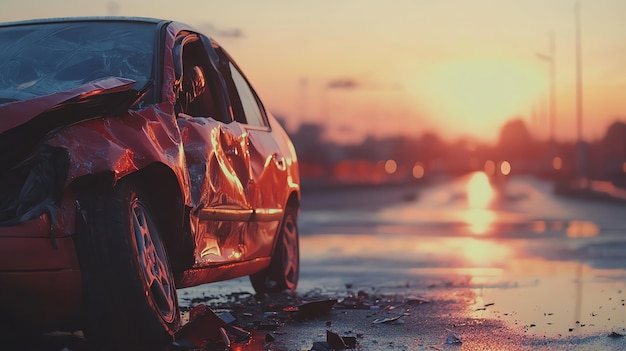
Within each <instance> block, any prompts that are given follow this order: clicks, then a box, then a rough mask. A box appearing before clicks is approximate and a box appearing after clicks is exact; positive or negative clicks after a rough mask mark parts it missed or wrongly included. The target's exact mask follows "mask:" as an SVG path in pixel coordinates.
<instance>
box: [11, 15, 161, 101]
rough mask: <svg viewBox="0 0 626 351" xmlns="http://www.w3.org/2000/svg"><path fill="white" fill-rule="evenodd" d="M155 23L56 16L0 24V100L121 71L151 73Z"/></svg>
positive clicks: (141, 81)
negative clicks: (61, 19) (68, 19)
mask: <svg viewBox="0 0 626 351" xmlns="http://www.w3.org/2000/svg"><path fill="white" fill-rule="evenodd" d="M155 32H156V31H155V29H154V24H151V23H139V22H105V21H102V22H95V21H91V22H63V23H61V22H58V23H33V24H24V25H14V26H6V27H0V104H2V103H7V102H11V101H18V100H27V99H30V98H34V97H38V96H43V95H49V94H53V93H57V92H61V91H65V90H69V89H72V88H76V87H78V86H80V85H82V84H85V83H87V82H90V81H93V80H96V79H100V78H105V77H122V78H128V79H132V80H134V81H136V82H137V83H136V84H135V89H141V88H142V87H143V86H145V85H146V84H147V83H148V81H149V80H150V79H151V72H152V62H153V61H152V57H153V51H154V35H155Z"/></svg>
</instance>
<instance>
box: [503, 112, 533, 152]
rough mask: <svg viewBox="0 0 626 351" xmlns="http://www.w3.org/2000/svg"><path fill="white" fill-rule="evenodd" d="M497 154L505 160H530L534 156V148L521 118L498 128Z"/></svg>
mask: <svg viewBox="0 0 626 351" xmlns="http://www.w3.org/2000/svg"><path fill="white" fill-rule="evenodd" d="M497 147H498V152H497V154H498V155H499V156H500V157H501V158H503V159H507V160H524V161H530V160H531V159H532V158H533V157H535V156H536V155H535V150H534V149H535V148H534V144H533V138H532V136H531V135H530V131H529V130H528V128H527V127H526V123H524V120H522V119H521V118H516V119H513V120H510V121H508V122H507V123H505V124H504V126H503V127H502V129H501V130H500V138H499V140H498V145H497Z"/></svg>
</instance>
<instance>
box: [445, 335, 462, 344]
mask: <svg viewBox="0 0 626 351" xmlns="http://www.w3.org/2000/svg"><path fill="white" fill-rule="evenodd" d="M444 343H445V344H448V345H454V344H461V343H463V340H462V339H461V336H460V335H458V334H456V333H450V334H448V335H447V336H446V339H445V341H444Z"/></svg>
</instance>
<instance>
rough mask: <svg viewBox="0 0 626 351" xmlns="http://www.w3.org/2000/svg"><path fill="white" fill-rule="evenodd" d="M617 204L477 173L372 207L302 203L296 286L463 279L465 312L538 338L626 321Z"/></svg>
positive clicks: (624, 249) (435, 287)
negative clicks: (317, 206)
mask: <svg viewBox="0 0 626 351" xmlns="http://www.w3.org/2000/svg"><path fill="white" fill-rule="evenodd" d="M407 191H409V190H407ZM333 196H339V195H338V194H333ZM359 196H360V197H359V198H360V199H364V198H365V195H363V194H361V195H359ZM369 196H370V197H371V201H372V202H375V201H376V199H377V198H381V199H383V198H385V196H389V194H388V193H385V190H384V189H382V190H378V191H372V192H371V193H370V194H369ZM331 198H332V196H330V197H329V201H332V200H330V199H331ZM331 207H332V205H331ZM623 211H624V207H621V206H618V205H613V204H606V203H597V202H584V201H579V200H576V201H574V200H570V199H563V198H558V197H556V196H555V195H553V194H552V192H551V187H550V184H549V183H547V182H542V181H538V180H535V179H530V178H523V177H520V178H511V179H509V180H507V182H500V183H497V184H496V185H494V184H493V182H490V180H489V178H488V177H487V176H486V175H485V174H484V173H482V172H478V173H473V174H471V175H468V176H466V177H462V178H458V179H455V180H452V181H449V182H446V183H444V184H438V185H435V186H433V187H429V188H423V189H419V196H417V197H416V199H414V200H410V201H406V200H400V201H397V202H396V203H390V204H387V205H385V206H381V208H378V209H373V208H371V207H368V208H362V209H360V207H359V205H358V204H355V206H353V207H349V208H344V209H335V210H332V211H331V210H328V209H319V210H314V211H307V210H306V209H304V210H303V212H302V221H301V228H302V231H303V233H304V235H302V237H301V247H302V253H301V260H302V272H301V284H300V288H299V289H300V290H301V291H307V290H308V289H319V288H320V287H325V288H326V289H329V290H332V289H333V287H334V288H339V287H342V286H344V285H345V284H348V283H349V284H350V285H353V286H355V289H357V288H358V287H359V286H362V287H376V289H379V290H385V289H387V290H390V291H395V292H396V293H397V292H398V291H399V289H407V288H408V287H410V288H409V290H412V293H418V294H431V295H432V296H433V298H435V299H436V298H437V296H438V295H439V294H441V293H442V291H444V290H446V289H448V290H449V289H450V288H459V289H465V288H466V289H469V290H470V291H472V294H471V295H463V296H464V297H463V298H467V300H462V299H461V300H462V301H460V303H466V304H467V311H468V314H469V315H471V316H472V317H473V318H494V319H499V320H503V321H506V322H508V323H510V324H511V325H512V326H513V327H517V328H523V329H524V331H525V332H527V333H530V334H539V335H544V336H558V335H561V336H563V335H568V334H577V333H578V334H580V335H586V334H589V333H597V332H602V333H604V332H610V331H611V330H614V329H616V328H618V329H619V328H623V326H624V324H625V323H626V307H625V306H624V305H625V298H626V237H625V236H624V235H623V234H622V233H623V232H624V231H625V230H626V223H624V221H623V220H621V218H622V215H621V214H622V213H623ZM324 214H325V215H324ZM468 296H470V297H468Z"/></svg>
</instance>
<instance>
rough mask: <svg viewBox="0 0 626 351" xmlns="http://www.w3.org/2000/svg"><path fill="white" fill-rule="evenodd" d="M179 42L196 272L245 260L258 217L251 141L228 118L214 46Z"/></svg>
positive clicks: (189, 38)
mask: <svg viewBox="0 0 626 351" xmlns="http://www.w3.org/2000/svg"><path fill="white" fill-rule="evenodd" d="M177 43H178V45H179V46H178V47H175V48H174V56H175V60H179V62H180V64H178V65H177V67H178V68H177V70H180V72H177V76H178V77H180V79H178V81H179V83H178V84H177V88H178V89H179V92H178V93H179V94H178V96H179V100H183V99H184V100H185V101H183V102H182V103H180V104H179V108H180V111H178V118H177V120H178V124H179V128H180V131H181V136H182V141H183V148H184V151H185V158H186V162H187V169H188V172H189V179H190V183H191V184H190V185H191V186H190V188H191V196H192V203H193V208H192V209H191V211H190V226H191V232H192V233H193V234H194V244H195V262H194V267H196V268H200V267H205V266H210V265H212V264H219V263H225V262H234V261H241V260H244V259H245V255H244V245H243V244H244V242H243V236H244V232H245V231H246V229H247V226H248V224H249V221H250V220H251V218H252V216H253V214H254V208H253V206H252V203H251V201H250V199H249V194H250V192H249V190H248V187H249V185H250V182H249V181H250V176H249V174H250V160H249V153H248V150H247V145H248V143H247V136H246V133H245V131H244V130H243V129H242V128H241V127H240V125H239V124H238V123H235V122H233V120H232V116H231V115H230V110H231V109H230V107H229V106H228V105H229V102H228V99H227V96H226V95H225V93H224V92H225V91H226V89H225V84H224V80H223V78H222V77H221V74H220V72H219V70H218V69H217V67H218V66H219V62H217V55H216V54H215V51H214V50H213V48H212V47H211V45H210V41H209V40H208V39H207V38H205V37H202V36H200V35H197V34H190V35H186V36H183V37H181V38H180V39H179V40H177ZM207 43H208V44H209V45H207ZM192 76H193V77H192ZM190 77H191V78H190ZM185 89H186V90H188V91H185Z"/></svg>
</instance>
